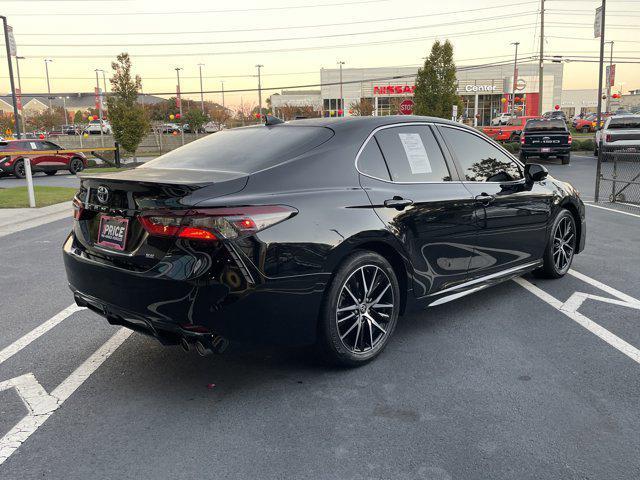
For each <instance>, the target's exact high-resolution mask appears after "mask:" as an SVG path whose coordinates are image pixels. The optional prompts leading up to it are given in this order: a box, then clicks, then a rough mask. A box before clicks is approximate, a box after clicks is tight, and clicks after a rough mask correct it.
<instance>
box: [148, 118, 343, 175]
mask: <svg viewBox="0 0 640 480" xmlns="http://www.w3.org/2000/svg"><path fill="white" fill-rule="evenodd" d="M332 136H333V130H331V129H329V128H325V127H298V126H296V127H294V126H287V125H278V126H275V127H265V126H258V127H246V128H234V129H230V130H222V131H221V132H217V133H213V134H211V135H207V136H206V137H204V138H202V139H200V140H196V141H195V142H191V143H189V144H188V145H185V146H184V147H181V148H178V149H177V150H172V151H171V152H169V153H166V154H164V155H162V156H161V157H158V158H156V159H155V160H151V161H149V162H147V163H145V164H144V165H142V166H140V167H139V168H169V169H172V168H173V169H191V170H213V171H225V172H239V173H254V172H257V171H259V170H263V169H265V168H269V167H273V166H275V165H278V164H279V163H282V162H284V161H287V160H290V159H291V158H294V157H296V156H298V155H301V154H303V153H305V152H308V151H309V150H311V149H313V148H315V147H317V146H318V145H320V144H322V143H324V142H326V141H327V140H329V139H330V138H331V137H332Z"/></svg>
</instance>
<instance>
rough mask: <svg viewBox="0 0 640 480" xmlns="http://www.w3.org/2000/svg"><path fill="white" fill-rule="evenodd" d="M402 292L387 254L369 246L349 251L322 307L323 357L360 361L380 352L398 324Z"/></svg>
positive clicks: (351, 364) (355, 363) (339, 361)
mask: <svg viewBox="0 0 640 480" xmlns="http://www.w3.org/2000/svg"><path fill="white" fill-rule="evenodd" d="M363 276H364V282H363ZM367 284H368V288H367V287H365V285H367ZM371 284H373V286H371ZM367 290H368V294H367ZM372 292H373V296H371V297H369V295H371V293H372ZM400 298H401V297H400V287H399V284H398V279H397V277H396V274H395V272H394V271H393V268H392V267H391V265H390V264H389V262H387V260H385V259H384V258H383V257H382V256H380V255H378V254H377V253H374V252H368V251H358V252H355V253H353V254H351V255H349V256H348V257H347V258H346V259H345V260H344V261H343V262H342V264H341V265H340V267H339V268H338V269H337V270H336V272H335V274H334V275H333V278H332V280H331V283H330V285H329V287H328V289H327V292H326V294H325V298H324V301H323V304H322V308H321V311H320V319H319V325H318V329H319V338H318V347H319V349H320V352H321V354H322V356H323V357H324V359H325V360H327V361H328V362H330V363H332V364H335V365H340V366H347V367H356V366H359V365H364V364H365V363H367V362H369V361H371V360H373V359H374V358H375V357H376V356H378V355H379V354H380V352H381V351H382V350H383V349H384V348H385V346H386V345H387V343H388V342H389V339H390V338H391V336H392V335H393V332H394V330H395V327H396V324H397V322H398V314H399V312H400ZM356 300H357V301H356ZM366 300H369V301H368V302H367V301H366ZM376 301H377V302H376ZM341 309H343V310H342V311H340V312H339V311H338V310H341Z"/></svg>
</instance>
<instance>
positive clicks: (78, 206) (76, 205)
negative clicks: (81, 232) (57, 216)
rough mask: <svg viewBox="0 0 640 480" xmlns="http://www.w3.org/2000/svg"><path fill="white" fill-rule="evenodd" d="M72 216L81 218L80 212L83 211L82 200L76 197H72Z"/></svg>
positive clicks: (77, 218)
mask: <svg viewBox="0 0 640 480" xmlns="http://www.w3.org/2000/svg"><path fill="white" fill-rule="evenodd" d="M72 204H73V218H75V219H76V220H81V219H82V214H83V213H84V206H83V205H82V202H81V201H80V200H78V199H77V198H76V197H73V202H72Z"/></svg>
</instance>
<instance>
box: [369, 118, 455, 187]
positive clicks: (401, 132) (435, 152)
mask: <svg viewBox="0 0 640 480" xmlns="http://www.w3.org/2000/svg"><path fill="white" fill-rule="evenodd" d="M375 139H376V140H377V141H378V144H379V145H380V149H381V150H382V154H383V155H384V159H385V160H386V162H387V166H388V167H389V172H390V174H391V180H393V181H394V182H443V181H449V180H451V174H450V173H449V169H448V168H447V164H446V162H445V160H444V156H443V154H442V151H441V150H440V146H439V145H438V142H437V141H436V139H435V137H434V136H433V133H431V130H430V129H429V127H428V126H426V125H415V126H402V127H392V128H385V129H383V130H380V131H379V132H378V133H376V134H375Z"/></svg>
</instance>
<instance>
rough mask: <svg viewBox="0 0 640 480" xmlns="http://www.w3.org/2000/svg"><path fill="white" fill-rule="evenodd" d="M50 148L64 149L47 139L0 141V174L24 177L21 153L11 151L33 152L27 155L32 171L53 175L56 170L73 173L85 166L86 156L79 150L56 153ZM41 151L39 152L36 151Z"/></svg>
mask: <svg viewBox="0 0 640 480" xmlns="http://www.w3.org/2000/svg"><path fill="white" fill-rule="evenodd" d="M51 150H64V148H62V147H61V146H59V145H56V144H55V143H53V142H49V141H47V140H5V141H2V142H0V175H14V176H16V177H18V178H24V176H25V168H24V158H25V156H23V155H12V154H11V152H34V155H29V156H28V157H29V158H30V159H31V171H32V172H44V173H46V174H47V175H55V174H56V172H57V171H58V170H68V171H69V172H71V173H72V174H73V175H75V174H76V173H78V172H81V171H82V170H83V169H84V168H85V167H86V166H87V157H85V155H84V154H83V153H81V152H73V153H56V152H51ZM39 151H42V153H41V154H38V153H37V152H39Z"/></svg>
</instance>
